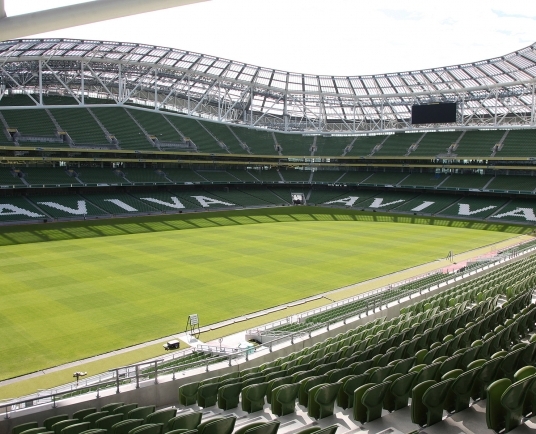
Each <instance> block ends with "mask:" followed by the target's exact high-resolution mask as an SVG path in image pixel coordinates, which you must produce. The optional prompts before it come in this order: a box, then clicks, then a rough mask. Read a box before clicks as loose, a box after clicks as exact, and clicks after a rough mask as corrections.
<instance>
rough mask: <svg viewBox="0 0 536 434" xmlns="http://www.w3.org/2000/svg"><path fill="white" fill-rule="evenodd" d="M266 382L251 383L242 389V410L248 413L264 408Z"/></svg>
mask: <svg viewBox="0 0 536 434" xmlns="http://www.w3.org/2000/svg"><path fill="white" fill-rule="evenodd" d="M267 390H268V383H267V382H264V383H260V384H252V385H250V386H246V387H244V388H243V389H242V400H241V405H242V410H243V411H247V412H248V413H254V412H256V411H261V410H262V409H263V408H264V402H265V397H266V392H267Z"/></svg>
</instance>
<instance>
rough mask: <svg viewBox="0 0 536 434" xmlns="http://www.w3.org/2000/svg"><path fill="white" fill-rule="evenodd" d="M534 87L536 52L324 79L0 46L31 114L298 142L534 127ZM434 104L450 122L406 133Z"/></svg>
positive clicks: (106, 53) (33, 45) (24, 44)
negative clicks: (125, 119) (104, 111)
mask: <svg viewBox="0 0 536 434" xmlns="http://www.w3.org/2000/svg"><path fill="white" fill-rule="evenodd" d="M535 86H536V44H533V45H531V46H529V47H527V48H524V49H522V50H519V51H516V52H514V53H510V54H507V55H505V56H502V57H496V58H493V59H489V60H483V61H479V62H475V63H468V64H463V65H455V66H448V67H441V68H434V69H428V70H421V71H410V72H400V73H390V74H379V75H369V76H325V75H308V74H298V73H292V72H286V71H279V70H275V69H269V68H263V67H258V66H253V65H249V64H245V63H240V62H235V61H231V60H227V59H221V58H218V57H213V56H207V55H202V54H198V53H192V52H188V51H181V50H177V49H170V48H165V47H155V46H148V45H142V44H129V43H120V42H100V41H81V40H68V39H44V40H42V39H40V40H15V41H7V42H2V43H0V98H2V96H3V95H9V94H26V95H28V96H30V97H31V99H32V101H33V103H34V107H41V106H42V105H43V96H44V95H63V96H70V97H72V98H74V100H75V103H76V104H78V105H81V106H83V105H95V99H94V98H97V99H103V100H108V101H106V102H107V103H109V102H110V101H112V102H113V103H115V104H117V105H126V104H138V105H142V106H145V107H147V108H151V109H154V110H157V111H158V110H167V111H171V112H176V113H178V114H182V115H187V116H194V117H201V118H206V119H210V120H213V121H219V122H227V123H229V122H230V123H233V124H241V125H244V126H248V127H253V128H264V129H270V130H276V131H287V132H295V133H301V134H363V133H367V134H370V133H378V132H390V131H424V130H430V129H438V130H442V129H452V128H456V129H473V128H480V129H487V128H523V127H533V126H534V124H535V107H536V95H535ZM89 98H91V100H89ZM103 102H104V101H103ZM439 102H456V103H457V105H458V112H457V116H458V119H457V123H456V124H449V125H419V126H413V125H411V106H412V105H414V104H428V103H439ZM0 104H1V101H0ZM5 108H6V107H5ZM26 108H28V107H26Z"/></svg>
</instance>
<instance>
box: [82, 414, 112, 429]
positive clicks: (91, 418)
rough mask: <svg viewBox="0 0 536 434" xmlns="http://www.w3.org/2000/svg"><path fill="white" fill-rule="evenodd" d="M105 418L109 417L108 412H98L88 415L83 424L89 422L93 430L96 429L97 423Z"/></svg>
mask: <svg viewBox="0 0 536 434" xmlns="http://www.w3.org/2000/svg"><path fill="white" fill-rule="evenodd" d="M104 416H108V412H107V411H97V412H95V413H91V414H88V415H87V416H86V417H84V419H83V422H89V428H90V429H93V428H96V426H95V422H96V421H97V420H99V419H101V418H103V417H104Z"/></svg>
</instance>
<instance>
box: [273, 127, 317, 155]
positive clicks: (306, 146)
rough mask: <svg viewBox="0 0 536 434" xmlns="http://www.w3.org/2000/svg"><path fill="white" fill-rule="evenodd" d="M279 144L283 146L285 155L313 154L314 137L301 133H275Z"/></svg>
mask: <svg viewBox="0 0 536 434" xmlns="http://www.w3.org/2000/svg"><path fill="white" fill-rule="evenodd" d="M275 139H276V141H277V144H278V145H281V147H282V148H283V154H284V155H298V156H304V155H311V147H312V146H313V142H314V137H312V136H302V135H301V134H282V133H275Z"/></svg>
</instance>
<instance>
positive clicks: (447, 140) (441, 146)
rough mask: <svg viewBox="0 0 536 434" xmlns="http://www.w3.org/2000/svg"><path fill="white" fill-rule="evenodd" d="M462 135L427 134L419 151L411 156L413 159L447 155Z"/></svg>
mask: <svg viewBox="0 0 536 434" xmlns="http://www.w3.org/2000/svg"><path fill="white" fill-rule="evenodd" d="M460 135H461V133H460V132H459V131H451V132H445V133H426V134H425V136H424V137H423V138H422V139H421V141H420V142H419V146H418V147H417V149H415V150H414V151H412V152H411V154H410V155H411V156H412V157H420V156H427V157H434V156H436V155H446V154H447V153H448V149H449V147H450V146H451V145H452V144H454V143H455V142H456V141H457V140H458V139H459V138H460Z"/></svg>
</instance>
